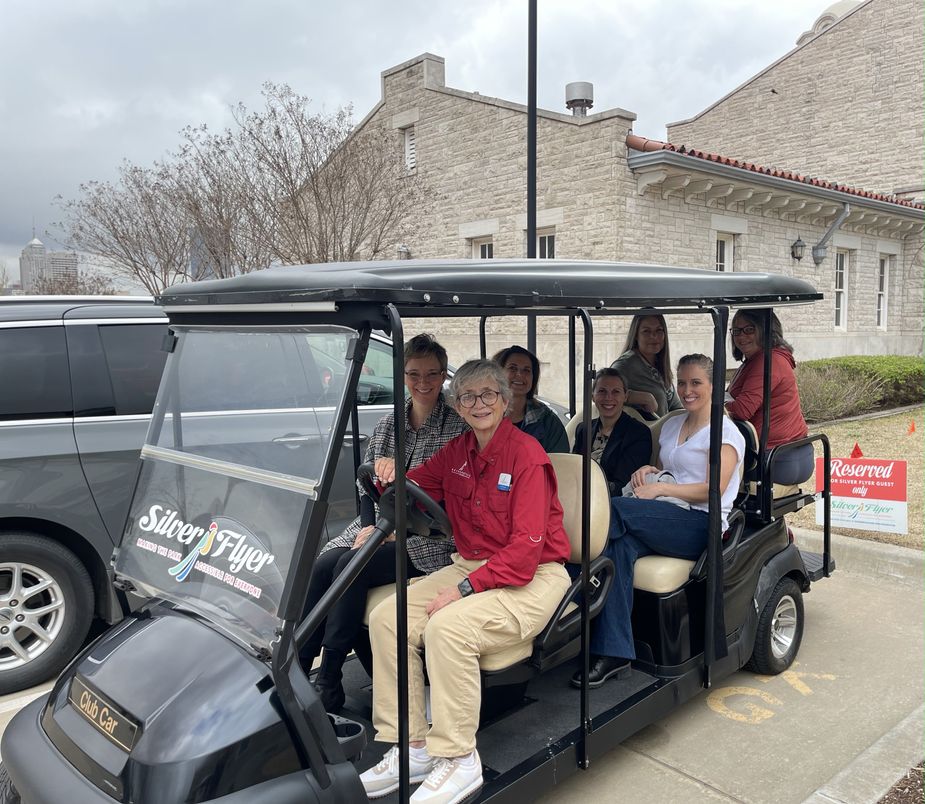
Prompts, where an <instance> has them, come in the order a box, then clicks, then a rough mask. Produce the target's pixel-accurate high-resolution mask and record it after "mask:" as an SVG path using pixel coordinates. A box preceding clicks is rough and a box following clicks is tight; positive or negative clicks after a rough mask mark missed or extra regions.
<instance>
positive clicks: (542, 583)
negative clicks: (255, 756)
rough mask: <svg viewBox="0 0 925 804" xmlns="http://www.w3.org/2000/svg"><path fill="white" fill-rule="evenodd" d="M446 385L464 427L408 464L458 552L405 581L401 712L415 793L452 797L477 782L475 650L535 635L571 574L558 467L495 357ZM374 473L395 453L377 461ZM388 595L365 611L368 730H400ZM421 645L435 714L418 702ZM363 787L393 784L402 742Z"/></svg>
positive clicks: (390, 736) (382, 734) (386, 736)
mask: <svg viewBox="0 0 925 804" xmlns="http://www.w3.org/2000/svg"><path fill="white" fill-rule="evenodd" d="M450 397H451V398H452V399H453V401H454V404H455V405H456V410H457V412H458V413H459V415H460V416H462V418H463V420H464V421H465V422H466V424H468V425H469V428H470V430H469V432H466V433H464V434H463V435H460V436H457V437H456V438H454V439H453V440H452V441H450V442H449V443H448V444H447V445H446V446H445V447H444V448H443V449H441V450H440V451H439V452H437V453H436V454H435V455H434V456H433V457H431V458H430V459H428V460H427V461H425V462H424V463H423V464H421V465H420V466H418V467H417V468H416V469H412V470H411V471H409V472H408V479H409V480H413V481H414V482H415V483H417V484H418V485H419V486H420V487H421V488H422V489H423V490H424V491H426V492H427V493H428V494H429V495H430V496H431V497H432V498H433V499H435V500H437V501H442V502H444V503H445V505H446V512H447V515H448V516H449V518H450V521H451V522H452V523H453V540H454V542H455V543H456V549H457V552H456V553H454V554H453V556H452V562H453V563H452V564H450V566H448V567H443V568H442V569H438V570H437V571H436V572H434V573H432V574H430V575H427V576H424V577H423V578H421V579H420V580H418V581H416V582H415V583H414V584H412V585H411V586H409V587H408V598H407V599H408V685H409V690H408V716H409V722H410V725H409V732H410V766H411V781H412V783H414V782H422V784H421V786H420V787H419V788H418V789H417V790H416V791H415V793H414V795H413V796H412V797H411V801H412V802H414V803H415V804H419V803H420V804H425V803H426V802H440V804H454V802H458V801H462V800H463V799H464V798H467V797H469V796H471V795H473V794H474V793H475V792H476V791H477V790H478V789H479V788H480V787H481V785H482V765H481V762H480V760H479V755H478V752H477V751H476V750H475V733H476V729H477V728H478V721H479V708H480V704H481V678H480V674H479V657H480V656H481V655H482V654H488V653H493V652H496V651H498V650H502V649H504V648H506V647H508V646H509V645H514V644H517V643H519V642H521V641H523V640H527V639H531V638H532V637H534V636H536V635H537V634H539V632H540V631H542V630H543V628H544V627H545V626H546V624H547V623H548V622H549V619H550V617H552V615H553V613H554V612H555V609H556V606H557V605H558V604H559V601H560V600H561V599H562V596H563V595H564V594H565V592H566V590H567V589H568V585H569V576H568V573H567V572H566V570H565V567H564V562H565V561H566V560H567V559H568V556H569V552H570V550H569V541H568V536H567V534H566V532H565V530H564V528H563V526H562V506H561V504H560V503H559V497H558V494H557V485H556V476H555V472H554V471H553V468H552V464H551V463H550V461H549V457H548V456H547V454H546V452H545V450H544V449H543V448H542V447H541V446H540V443H539V441H537V440H536V439H535V438H533V436H529V435H527V434H526V433H523V432H521V431H520V430H519V429H518V428H517V427H516V426H515V425H514V424H512V423H511V420H510V419H509V418H506V417H505V415H504V414H505V411H506V410H507V408H508V405H509V404H510V401H511V390H510V386H509V385H508V380H507V375H506V373H505V371H504V369H502V368H501V367H500V366H499V365H498V364H497V363H495V362H493V361H491V360H470V361H469V362H467V363H465V364H463V365H462V366H461V367H460V369H459V371H457V372H456V374H455V375H454V377H453V382H452V384H451V385H450ZM375 468H376V476H377V477H378V478H379V481H380V483H383V484H386V483H390V482H392V480H393V479H394V477H395V462H394V460H393V459H391V458H380V459H379V460H377V461H376V464H375ZM396 632H397V628H396V618H395V601H394V600H393V599H388V600H385V601H383V602H382V603H381V604H380V605H379V606H377V607H376V608H375V609H374V610H373V612H372V614H371V615H370V618H369V636H370V642H371V643H372V649H373V725H374V726H375V728H376V739H377V740H378V741H380V742H386V743H393V744H394V743H395V742H397V740H398V701H397V686H398V682H397V657H398V653H397V650H398V646H397V637H396ZM425 647H426V649H427V675H428V677H429V678H430V689H431V696H430V701H431V714H432V721H433V725H432V726H430V727H428V725H427V720H426V719H425V710H424V667H423V661H422V655H421V654H422V651H423V649H424V648H425ZM360 779H361V781H362V782H363V785H364V787H365V789H366V792H367V795H368V796H369V797H370V798H380V797H383V796H387V795H389V794H390V793H391V792H392V791H394V790H397V789H398V747H397V746H394V745H393V747H392V748H390V749H389V750H388V751H387V752H386V754H385V756H384V757H383V758H382V761H381V762H379V764H378V765H376V766H375V767H373V768H370V769H369V770H368V771H366V772H364V773H363V774H361V776H360Z"/></svg>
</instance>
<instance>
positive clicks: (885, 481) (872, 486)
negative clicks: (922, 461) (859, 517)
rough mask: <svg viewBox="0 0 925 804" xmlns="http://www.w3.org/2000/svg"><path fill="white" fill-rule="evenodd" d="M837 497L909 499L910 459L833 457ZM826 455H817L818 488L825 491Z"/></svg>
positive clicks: (817, 489)
mask: <svg viewBox="0 0 925 804" xmlns="http://www.w3.org/2000/svg"><path fill="white" fill-rule="evenodd" d="M830 470H831V482H832V496H833V497H854V498H861V499H871V500H892V501H894V502H906V462H905V461H883V460H878V459H876V458H832V461H831V465H830ZM822 480H823V474H822V458H816V491H822Z"/></svg>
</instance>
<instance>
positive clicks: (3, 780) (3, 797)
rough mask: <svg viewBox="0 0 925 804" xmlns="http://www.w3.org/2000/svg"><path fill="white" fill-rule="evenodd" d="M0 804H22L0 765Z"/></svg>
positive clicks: (4, 769) (4, 768) (11, 781)
mask: <svg viewBox="0 0 925 804" xmlns="http://www.w3.org/2000/svg"><path fill="white" fill-rule="evenodd" d="M0 804H22V799H21V798H20V796H19V793H18V792H17V790H16V788H15V787H14V786H13V780H12V779H11V778H10V774H9V773H7V770H6V767H5V766H4V765H0Z"/></svg>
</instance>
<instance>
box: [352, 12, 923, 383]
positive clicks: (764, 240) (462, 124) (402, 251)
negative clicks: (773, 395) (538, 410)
mask: <svg viewBox="0 0 925 804" xmlns="http://www.w3.org/2000/svg"><path fill="white" fill-rule="evenodd" d="M901 1H902V2H905V0H901ZM893 2H894V0H869V2H867V3H865V4H863V6H861V7H860V8H859V10H858V11H856V12H852V15H853V14H858V13H862V12H863V13H862V16H861V17H860V18H859V19H860V20H866V21H867V24H869V25H872V26H873V27H874V28H875V29H876V30H880V28H881V27H882V26H881V25H880V24H879V23H877V22H876V21H874V22H871V20H872V19H874V20H876V19H877V18H876V17H875V16H874V17H872V16H871V13H870V12H871V10H873V11H876V10H877V8H879V7H881V6H883V7H886V6H890V4H891V3H893ZM909 5H911V3H909ZM889 11H890V14H889V15H887V16H889V17H890V19H892V7H890V8H889ZM919 11H921V9H919ZM843 24H844V21H840V22H838V23H837V24H835V25H832V26H831V28H830V29H829V30H827V31H825V32H823V33H822V34H819V35H817V36H816V37H815V38H810V40H809V41H808V42H806V43H805V44H804V45H802V46H801V47H798V48H797V51H800V50H801V49H807V48H815V47H817V46H816V44H815V43H816V42H818V40H819V39H822V38H824V37H825V36H832V35H835V34H837V31H838V28H839V26H841V25H843ZM919 33H921V32H920V31H919ZM901 41H902V42H904V43H905V44H906V45H908V46H909V47H911V46H912V45H913V42H914V37H906V38H904V39H903V38H901ZM795 52H796V51H795ZM893 56H894V57H895V59H896V60H897V61H909V62H911V61H916V62H919V68H920V67H921V65H920V61H921V59H920V56H921V49H919V50H918V51H917V52H916V53H908V54H903V53H896V52H894V53H893ZM785 58H786V57H785ZM832 69H836V67H835V65H833V67H832ZM444 76H445V74H444V60H443V59H442V58H440V57H439V56H434V55H432V54H423V55H421V56H419V57H417V58H415V59H412V60H410V61H407V62H405V63H403V64H400V65H397V66H396V67H393V68H391V69H389V70H386V71H385V72H384V73H383V74H382V99H381V101H380V102H379V103H378V104H377V105H376V106H375V107H374V108H373V109H372V110H371V111H370V113H369V114H368V115H367V117H366V118H365V119H364V120H363V121H362V123H361V124H360V126H361V127H363V126H366V125H383V126H385V127H387V128H390V129H392V130H394V132H395V136H396V140H395V141H396V146H395V147H396V149H399V153H401V154H402V155H403V158H404V159H405V167H406V169H407V170H408V171H409V173H414V174H416V175H417V176H418V178H419V179H420V180H421V181H422V183H423V184H424V185H425V186H426V187H427V189H428V200H427V201H426V203H425V204H424V205H423V206H422V208H421V210H420V214H419V215H418V216H417V217H416V220H415V221H414V222H413V234H412V235H410V236H409V239H408V240H407V241H406V242H405V243H402V244H400V245H399V244H396V247H397V248H398V254H399V255H400V256H408V255H409V253H410V256H412V257H428V258H435V257H452V258H459V257H463V258H473V259H479V258H495V259H497V258H502V257H523V256H525V255H526V245H527V244H526V228H527V223H526V107H524V106H522V105H520V104H516V103H511V102H509V101H505V100H501V99H498V98H491V97H486V96H483V95H480V94H479V93H477V92H465V91H461V90H458V89H454V88H451V87H447V86H446V84H445V77H444ZM781 86H782V87H783V86H784V85H783V84H781ZM919 89H920V90H921V82H920V83H919ZM881 100H882V105H884V106H891V105H893V104H894V101H893V99H892V96H891V95H890V93H889V92H886V93H884V96H883V98H882V99H881ZM900 101H901V104H903V105H904V104H906V103H907V101H908V99H907V98H906V96H905V95H904V94H903V95H901V96H900ZM582 106H584V107H585V108H582ZM587 106H588V104H578V107H579V108H577V109H575V110H573V111H574V112H575V113H573V114H567V113H558V112H552V111H546V110H540V111H538V121H537V238H538V243H537V254H538V255H539V256H540V257H551V258H567V259H591V260H625V261H631V262H646V263H656V264H669V265H685V266H701V267H704V268H709V269H714V270H734V271H739V270H749V271H769V272H782V273H786V274H790V275H798V276H801V277H805V278H806V279H808V280H809V281H811V282H812V283H813V284H814V285H815V286H816V287H817V288H819V289H820V290H821V291H822V292H823V293H825V296H826V298H825V301H823V302H821V303H819V304H817V305H814V306H812V307H811V308H805V309H804V308H800V309H796V310H793V311H788V313H789V315H788V316H787V317H786V318H785V320H784V325H785V328H786V332H787V336H788V339H789V340H791V342H793V343H794V345H795V347H796V349H797V352H798V355H799V357H800V358H802V359H808V358H812V357H821V356H828V355H836V354H877V353H886V352H890V353H910V354H920V353H921V351H922V300H923V292H922V256H921V232H922V229H923V209H925V207H923V206H922V204H921V203H919V202H918V201H915V200H910V199H909V198H908V197H906V196H900V195H898V194H896V193H895V191H896V190H897V189H900V187H904V186H909V185H912V184H914V182H915V181H916V176H915V175H914V174H915V171H914V170H912V169H911V168H910V171H911V172H910V174H909V175H907V176H906V177H905V178H902V177H901V176H900V175H899V173H897V174H896V177H895V178H893V179H890V182H889V184H888V186H886V189H885V190H884V187H885V185H883V184H881V183H880V182H879V181H878V182H877V183H876V186H875V187H874V188H873V190H875V191H873V192H871V191H869V188H864V189H858V188H857V187H854V186H848V185H847V184H845V183H843V182H842V176H840V175H838V174H830V175H826V174H824V173H823V172H822V171H821V170H816V169H814V168H807V167H802V168H801V171H802V172H799V171H796V170H794V169H793V168H792V167H791V164H790V162H788V160H787V159H786V158H781V159H780V160H777V159H775V160H774V162H773V163H771V164H769V165H766V164H764V163H755V162H754V161H751V160H746V159H735V158H733V154H727V153H723V152H720V153H717V152H714V151H707V150H699V149H700V148H701V145H700V143H698V142H693V141H691V145H692V146H696V147H690V148H689V147H684V146H681V145H675V144H672V143H661V142H654V141H649V140H645V139H643V138H641V137H638V136H636V135H634V134H633V133H632V126H633V122H634V120H635V119H636V115H635V114H633V113H632V112H630V111H627V110H624V109H610V110H606V111H603V112H599V113H597V114H584V112H586V111H587ZM916 108H918V109H919V112H918V113H916V112H915V109H916ZM893 113H894V114H895V115H896V116H897V117H901V116H903V115H905V114H910V115H912V116H915V115H916V114H917V115H918V117H917V119H916V120H914V121H913V123H912V126H913V127H914V125H919V126H921V98H919V105H918V107H915V106H914V104H913V105H912V106H911V107H909V108H905V106H904V108H899V109H893ZM884 114H886V112H884ZM752 119H753V117H749V116H748V115H746V117H745V122H746V123H747V122H749V121H750V120H752ZM845 122H846V123H849V122H850V121H845ZM745 127H746V126H744V125H743V128H745ZM759 128H760V127H759ZM890 136H891V134H890V132H888V131H884V132H882V136H874V137H872V136H871V132H870V131H869V130H865V132H864V136H863V140H864V142H865V147H866V150H867V151H868V152H873V151H875V150H877V149H879V148H885V149H889V150H891V151H893V149H894V148H895V145H894V144H893V143H890V144H884V143H883V142H882V140H885V139H889V137H890ZM861 141H862V137H861V135H860V133H858V136H854V137H851V138H838V137H836V136H835V135H832V136H831V137H830V140H829V147H830V149H831V150H832V151H839V149H842V150H844V151H846V153H845V154H844V156H843V157H842V159H843V162H842V163H841V164H847V163H849V162H850V161H851V158H852V156H853V157H855V158H856V157H857V148H858V144H859V143H860V142H861ZM919 142H921V139H920V140H919ZM781 148H782V149H786V143H784V144H783V145H781ZM899 150H900V151H901V150H902V149H899ZM894 152H896V153H898V152H899V151H894ZM738 153H748V152H747V151H738ZM781 153H783V154H784V155H785V156H786V153H785V150H782V151H781ZM914 153H915V157H916V158H917V157H918V156H919V149H918V147H917V148H916V150H915V152H914ZM903 154H904V159H905V162H904V163H903V164H906V163H909V164H911V161H910V160H911V156H912V151H909V152H908V153H906V152H905V151H903ZM811 159H812V152H811V151H810V150H809V149H807V150H806V152H805V154H804V153H797V154H795V158H794V160H793V161H794V162H795V163H797V164H800V165H806V164H810V162H811ZM889 161H890V160H888V159H885V160H884V164H886V163H888V162H889ZM772 164H773V165H775V166H773V167H772V166H771V165H772ZM825 164H826V165H828V164H830V163H825ZM831 164H832V165H838V164H840V163H838V162H835V161H833V162H831ZM916 166H917V169H918V180H919V183H921V165H920V164H918V163H916ZM904 169H905V168H904ZM803 173H808V174H810V175H823V176H825V179H824V180H823V179H816V178H808V177H807V176H806V175H803ZM836 222H838V223H839V224H840V226H839V228H837V230H835V229H833V224H834V223H836ZM830 230H832V231H830ZM797 241H802V242H803V243H805V244H806V249H805V256H803V258H802V259H800V260H798V259H795V258H794V257H793V256H792V245H793V244H794V243H796V242H797ZM814 246H816V247H817V248H816V252H815V254H816V256H815V258H814V257H813V247H814ZM823 246H824V248H823ZM499 270H503V266H502V265H500V264H499ZM627 324H628V322H627V321H625V320H623V319H615V320H609V321H601V322H600V323H599V324H596V333H597V337H596V349H595V355H594V358H595V361H596V363H597V364H598V365H604V364H607V363H609V362H610V361H611V360H613V359H614V358H615V357H616V356H617V354H619V351H620V348H621V346H622V342H623V334H624V333H625V331H626V328H627ZM446 326H447V324H446V322H442V323H441V324H440V326H439V330H440V332H442V333H444V334H446V335H447V340H448V341H449V343H448V344H447V345H448V347H450V348H451V359H452V360H454V361H459V360H461V359H464V358H466V357H469V356H472V355H473V354H476V353H477V351H478V339H477V328H476V327H474V326H472V324H471V322H470V323H469V324H457V325H456V326H457V327H458V329H457V330H456V331H455V332H452V333H449V332H447V330H446ZM435 328H436V326H435ZM490 331H492V330H491V328H490ZM564 331H565V325H564V323H563V322H561V321H555V320H551V319H545V320H544V319H540V326H539V337H538V351H539V352H540V356H541V358H542V360H543V362H544V364H549V365H548V368H549V370H550V371H547V374H549V376H550V377H551V381H552V387H550V385H549V384H545V385H544V393H546V394H549V395H552V396H554V397H559V398H561V397H562V396H563V393H562V389H563V387H564V382H563V379H564V378H563V376H562V375H561V372H560V371H559V370H558V366H561V365H562V364H563V363H564V358H565V350H566V345H565V338H564V336H563V335H562V333H563V332H564ZM522 332H523V328H520V329H517V328H514V329H512V328H511V327H510V326H506V327H505V328H504V329H503V330H500V331H498V332H497V335H495V336H493V337H492V338H491V340H490V343H489V347H490V348H493V347H496V346H497V347H500V346H502V345H506V344H508V343H510V342H511V341H512V340H519V341H522V340H523V336H522ZM671 338H672V353H673V355H674V356H675V357H677V356H679V355H681V354H683V353H685V352H686V351H694V350H696V351H702V350H705V349H706V348H708V346H709V342H708V341H707V340H706V329H705V322H703V321H701V320H697V319H693V318H692V319H691V320H690V321H683V322H680V324H677V325H673V328H672V334H671Z"/></svg>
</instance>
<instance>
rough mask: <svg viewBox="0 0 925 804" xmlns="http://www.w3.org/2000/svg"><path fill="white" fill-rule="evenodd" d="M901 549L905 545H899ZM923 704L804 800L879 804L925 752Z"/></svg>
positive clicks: (817, 803)
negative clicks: (924, 741) (923, 743)
mask: <svg viewBox="0 0 925 804" xmlns="http://www.w3.org/2000/svg"><path fill="white" fill-rule="evenodd" d="M900 549H902V548H900ZM923 714H925V706H920V707H919V708H918V709H916V710H915V711H914V712H912V713H911V714H910V715H909V716H908V717H907V718H906V719H905V720H903V721H901V722H900V723H898V724H897V725H896V726H894V727H893V728H892V729H890V731H888V732H887V733H886V734H884V735H883V737H881V738H880V739H879V740H877V742H875V743H874V744H873V745H872V746H870V748H868V749H866V750H865V751H863V752H862V753H860V754H859V755H858V756H857V757H856V758H855V759H854V761H852V762H851V763H849V764H848V765H847V766H846V767H845V768H844V769H843V770H842V771H840V772H839V773H837V774H836V775H835V776H833V777H832V778H831V779H830V780H829V781H828V782H827V783H826V784H825V785H824V786H822V787H820V788H819V789H818V790H817V791H816V792H815V793H813V794H812V795H811V796H809V797H808V798H807V799H805V800H804V801H803V804H848V803H850V804H876V802H878V801H880V799H881V798H883V796H884V795H886V793H887V791H889V789H890V788H891V787H892V786H893V785H894V784H895V783H896V781H897V779H901V778H902V776H903V774H904V773H906V772H907V771H908V770H909V768H911V767H913V766H915V765H918V764H919V762H921V761H922V757H923V756H925V750H923V746H922V718H923Z"/></svg>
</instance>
